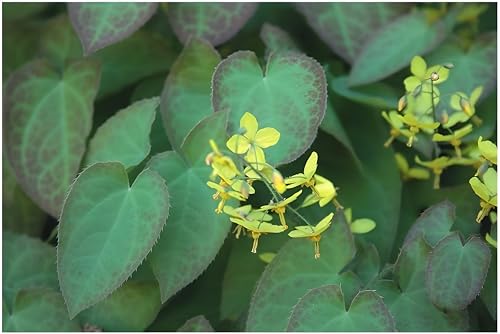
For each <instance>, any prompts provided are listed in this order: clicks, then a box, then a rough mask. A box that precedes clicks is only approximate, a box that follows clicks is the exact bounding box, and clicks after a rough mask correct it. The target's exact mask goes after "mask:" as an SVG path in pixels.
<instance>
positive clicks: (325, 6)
mask: <svg viewBox="0 0 500 334" xmlns="http://www.w3.org/2000/svg"><path fill="white" fill-rule="evenodd" d="M297 7H298V9H299V11H300V12H301V13H302V14H303V15H304V16H305V17H306V20H307V23H309V25H310V26H311V27H312V28H313V29H314V31H315V32H316V33H317V34H318V35H319V37H320V38H321V39H322V40H323V41H324V42H325V43H326V44H327V45H328V46H329V47H330V48H331V49H332V51H333V52H335V53H336V54H338V55H339V56H341V57H342V58H343V59H345V60H346V61H347V62H348V63H351V64H352V63H353V62H354V59H356V56H357V55H358V54H359V53H360V52H361V50H362V49H363V47H364V46H365V44H366V43H367V42H368V40H369V39H370V38H371V37H372V36H373V34H374V33H375V32H376V31H377V29H379V28H380V27H382V26H384V25H386V24H388V23H390V22H392V21H393V20H394V19H395V18H397V17H398V16H399V15H400V14H402V13H403V12H405V11H406V10H407V9H408V7H409V6H408V5H407V4H399V3H346V2H336V3H299V4H297Z"/></svg>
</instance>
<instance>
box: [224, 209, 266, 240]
mask: <svg viewBox="0 0 500 334" xmlns="http://www.w3.org/2000/svg"><path fill="white" fill-rule="evenodd" d="M224 213H225V214H227V215H229V216H231V217H234V218H242V219H247V220H256V221H271V220H272V219H273V217H271V215H269V214H267V213H266V212H262V211H257V210H254V209H252V206H251V205H250V204H248V205H244V206H240V207H238V208H233V207H232V206H230V205H226V206H224ZM233 233H235V234H236V239H239V237H240V233H245V229H244V228H243V227H242V226H241V225H238V224H236V228H235V229H234V231H233Z"/></svg>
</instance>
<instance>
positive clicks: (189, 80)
mask: <svg viewBox="0 0 500 334" xmlns="http://www.w3.org/2000/svg"><path fill="white" fill-rule="evenodd" d="M219 62H220V56H219V53H218V52H217V50H215V49H214V48H213V47H212V46H211V45H210V44H209V43H208V42H206V41H204V40H201V39H198V38H192V39H190V40H189V41H188V42H187V43H186V46H185V47H184V50H183V51H182V53H181V54H180V55H179V57H178V58H177V60H176V61H175V64H174V65H173V66H172V69H171V71H170V73H169V75H168V77H167V80H166V81H165V86H164V88H163V92H162V95H161V106H160V110H161V113H162V116H163V125H164V126H165V129H166V130H167V135H168V137H169V140H170V143H171V144H172V146H173V147H174V148H175V149H176V150H179V149H180V147H181V144H182V142H183V141H184V139H185V138H186V136H187V135H188V133H189V131H191V130H192V129H193V127H194V126H195V125H196V124H197V123H198V122H199V121H200V120H201V119H202V118H204V117H206V116H209V115H210V114H212V112H213V111H212V104H211V99H210V98H211V80H212V74H213V72H214V68H215V66H217V64H218V63H219Z"/></svg>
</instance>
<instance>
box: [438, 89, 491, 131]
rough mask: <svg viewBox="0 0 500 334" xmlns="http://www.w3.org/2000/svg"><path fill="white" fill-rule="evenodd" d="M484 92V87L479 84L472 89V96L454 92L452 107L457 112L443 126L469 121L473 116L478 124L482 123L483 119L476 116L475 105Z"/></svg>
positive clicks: (473, 119) (451, 101)
mask: <svg viewBox="0 0 500 334" xmlns="http://www.w3.org/2000/svg"><path fill="white" fill-rule="evenodd" d="M482 93H483V87H482V86H479V87H477V88H475V89H474V90H473V91H472V93H471V94H470V97H468V96H467V95H465V94H464V93H462V92H458V93H456V94H454V95H453V96H452V97H451V98H450V107H451V109H453V110H455V112H454V113H452V114H451V115H449V117H448V121H447V122H446V124H444V125H443V126H444V127H445V128H451V127H452V126H454V125H455V124H457V123H463V122H467V121H468V120H469V119H470V118H471V117H472V121H474V122H475V123H476V124H478V123H481V120H480V119H479V118H478V117H477V116H475V113H476V107H475V106H476V103H477V101H478V100H479V97H480V96H481V94H482Z"/></svg>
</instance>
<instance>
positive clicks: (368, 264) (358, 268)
mask: <svg viewBox="0 0 500 334" xmlns="http://www.w3.org/2000/svg"><path fill="white" fill-rule="evenodd" d="M357 248H358V251H357V254H356V259H355V260H354V265H355V268H354V272H355V273H356V275H358V276H359V278H360V279H361V281H362V282H363V283H364V285H365V286H367V287H369V286H371V284H370V283H371V282H372V280H374V279H375V278H376V277H377V276H378V274H379V272H380V268H381V266H380V257H379V255H378V250H377V247H375V245H374V244H372V243H367V244H364V245H363V246H362V247H360V245H359V244H358V245H357Z"/></svg>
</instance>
